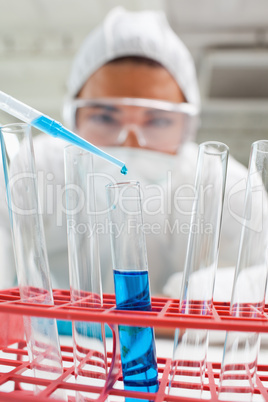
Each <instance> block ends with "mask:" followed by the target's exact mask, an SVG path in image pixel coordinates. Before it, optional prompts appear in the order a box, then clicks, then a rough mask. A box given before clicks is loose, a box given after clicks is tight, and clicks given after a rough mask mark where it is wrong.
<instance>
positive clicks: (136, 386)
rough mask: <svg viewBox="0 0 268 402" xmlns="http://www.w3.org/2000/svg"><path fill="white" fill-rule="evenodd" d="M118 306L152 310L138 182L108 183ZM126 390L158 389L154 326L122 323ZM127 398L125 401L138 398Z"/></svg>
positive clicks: (122, 351)
mask: <svg viewBox="0 0 268 402" xmlns="http://www.w3.org/2000/svg"><path fill="white" fill-rule="evenodd" d="M106 188H107V196H108V206H109V224H110V235H111V247H112V263H113V270H114V286H115V298H116V307H117V309H120V310H142V311H150V310H151V297H150V289H149V277H148V263H147V252H146V244H145V236H144V232H143V221H142V208H141V195H140V185H139V183H138V182H126V183H117V184H109V185H108V186H106ZM119 338H120V350H121V363H122V372H123V381H124V388H125V390H132V391H143V392H156V391H157V390H158V372H157V361H156V349H155V339H154V330H153V328H144V327H138V326H125V325H119ZM137 400H138V399H136V398H131V397H128V398H126V401H128V402H131V401H137Z"/></svg>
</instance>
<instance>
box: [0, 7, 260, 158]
mask: <svg viewBox="0 0 268 402" xmlns="http://www.w3.org/2000/svg"><path fill="white" fill-rule="evenodd" d="M117 5H121V6H124V7H125V8H127V9H129V10H142V9H158V10H163V11H164V12H165V13H166V15H167V18H168V20H169V21H170V24H171V26H172V27H173V29H174V31H176V33H177V34H178V35H179V36H180V37H181V39H182V40H183V41H184V42H185V44H186V45H187V47H188V48H189V50H190V52H191V53H192V55H193V57H194V60H195V63H196V68H197V74H198V80H199V85H200V90H201V97H202V112H201V125H200V128H199V131H198V142H202V141H205V140H219V141H223V142H225V143H226V144H227V145H228V146H229V147H230V150H231V153H232V154H233V156H235V157H236V158H237V159H238V160H239V161H241V162H242V163H244V164H245V165H247V164H248V156H249V150H250V144H251V143H252V142H253V141H255V140H258V139H268V2H267V0H202V1H197V0H124V1H123V0H121V1H115V0H0V89H1V90H2V91H5V92H7V93H8V94H10V95H12V96H14V97H16V98H18V99H20V100H22V101H24V102H26V103H28V104H29V105H31V106H32V107H35V108H37V109H39V110H40V111H42V112H43V113H46V114H49V115H50V116H52V117H54V118H56V119H58V120H62V117H61V108H62V102H63V99H64V95H65V83H66V79H67V76H68V73H69V70H70V65H71V61H72V58H73V55H74V53H75V52H76V50H77V49H78V47H79V45H80V43H81V42H82V40H83V38H84V37H85V36H86V35H87V33H88V32H89V31H90V30H91V29H93V28H94V27H95V26H96V25H97V24H98V23H99V22H100V21H101V20H102V19H103V17H104V16H105V15H106V13H107V12H108V11H109V10H110V9H111V8H113V7H115V6H117ZM7 122H8V117H7V116H6V115H5V116H4V115H3V114H1V115H0V123H7Z"/></svg>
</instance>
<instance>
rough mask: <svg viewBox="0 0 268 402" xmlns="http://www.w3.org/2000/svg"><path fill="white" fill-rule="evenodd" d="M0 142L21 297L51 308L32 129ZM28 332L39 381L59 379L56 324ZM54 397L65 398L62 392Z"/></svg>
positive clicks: (9, 128)
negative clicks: (40, 379) (42, 379)
mask: <svg viewBox="0 0 268 402" xmlns="http://www.w3.org/2000/svg"><path fill="white" fill-rule="evenodd" d="M0 138H1V148H2V159H3V167H4V175H5V181H6V193H7V201H8V209H9V218H10V225H11V232H12V240H13V248H14V254H15V261H16V270H17V278H18V285H19V289H20V297H21V300H22V301H23V302H25V303H37V304H45V305H53V304H54V301H53V294H52V287H51V282H50V274H49V266H48V259H47V251H46V244H45V237H44V229H43V221H42V216H41V212H40V204H39V199H38V188H37V176H36V169H35V160H34V152H33V144H32V137H31V127H30V126H28V125H27V124H10V125H6V126H2V127H1V137H0ZM24 328H25V336H26V342H27V347H28V354H29V358H30V361H31V368H32V369H33V372H34V375H35V377H38V378H46V379H47V378H49V379H55V378H57V377H58V376H59V375H61V374H62V372H63V370H62V359H61V351H60V345H59V339H58V332H57V326H56V320H55V319H48V318H39V317H28V316H25V317H24ZM41 388H42V387H41V386H38V388H37V391H38V390H40V389H41ZM54 395H55V396H57V397H59V396H61V397H63V391H62V390H58V391H57V392H56V393H54V394H53V396H54Z"/></svg>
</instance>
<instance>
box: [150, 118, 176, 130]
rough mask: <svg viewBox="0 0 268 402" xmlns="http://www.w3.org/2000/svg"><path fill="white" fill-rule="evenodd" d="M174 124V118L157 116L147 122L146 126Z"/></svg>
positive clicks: (160, 126)
mask: <svg viewBox="0 0 268 402" xmlns="http://www.w3.org/2000/svg"><path fill="white" fill-rule="evenodd" d="M172 124H173V122H172V120H171V119H169V118H167V117H155V118H152V119H150V120H148V121H147V122H146V126H148V127H156V128H157V127H159V128H162V127H163V128H164V127H169V126H170V125H172Z"/></svg>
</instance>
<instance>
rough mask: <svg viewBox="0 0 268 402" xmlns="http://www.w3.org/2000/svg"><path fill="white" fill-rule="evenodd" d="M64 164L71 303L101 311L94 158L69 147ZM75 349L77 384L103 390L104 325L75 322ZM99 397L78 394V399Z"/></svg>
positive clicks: (104, 379) (85, 152) (104, 358)
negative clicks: (98, 387)
mask: <svg viewBox="0 0 268 402" xmlns="http://www.w3.org/2000/svg"><path fill="white" fill-rule="evenodd" d="M64 165H65V193H66V215H67V239H68V258H69V277H70V291H71V301H72V303H73V305H74V306H77V307H83V308H89V309H94V308H101V307H102V306H103V297H102V284H101V274H100V260H99V244H98V236H97V233H96V210H95V189H94V174H93V158H92V155H91V154H90V152H88V151H85V150H82V149H80V148H78V147H76V146H74V145H70V146H67V147H66V148H65V149H64ZM104 191H105V189H104ZM73 346H74V360H75V375H76V380H77V382H78V383H79V384H83V383H84V384H91V385H96V386H101V387H103V386H104V384H105V381H106V379H107V356H106V345H105V333H104V326H103V324H100V323H93V322H85V321H73ZM98 396H99V394H98V393H96V394H89V393H86V392H81V391H79V392H77V395H76V397H77V398H76V399H77V400H79V401H83V400H88V399H87V398H91V399H97V398H98Z"/></svg>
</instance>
